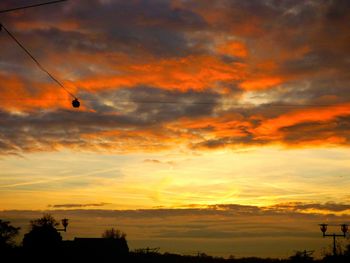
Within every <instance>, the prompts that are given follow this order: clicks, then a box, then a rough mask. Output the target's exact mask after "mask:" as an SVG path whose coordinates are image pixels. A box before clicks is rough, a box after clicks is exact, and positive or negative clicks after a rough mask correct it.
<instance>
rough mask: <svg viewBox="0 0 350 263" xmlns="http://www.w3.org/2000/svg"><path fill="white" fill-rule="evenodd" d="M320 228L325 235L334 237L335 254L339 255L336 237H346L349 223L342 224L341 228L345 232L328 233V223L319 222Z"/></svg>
mask: <svg viewBox="0 0 350 263" xmlns="http://www.w3.org/2000/svg"><path fill="white" fill-rule="evenodd" d="M319 226H320V230H321V232H322V234H323V237H333V256H336V255H337V247H336V240H335V239H336V237H346V233H347V232H348V229H349V226H348V225H347V224H341V225H340V230H341V231H342V232H343V234H335V233H333V234H326V232H327V227H328V224H319Z"/></svg>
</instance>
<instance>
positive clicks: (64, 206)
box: [49, 203, 110, 209]
mask: <svg viewBox="0 0 350 263" xmlns="http://www.w3.org/2000/svg"><path fill="white" fill-rule="evenodd" d="M106 205H110V203H96V204H58V205H57V204H56V205H49V207H50V208H54V209H59V208H70V209H72V208H85V207H102V206H106Z"/></svg>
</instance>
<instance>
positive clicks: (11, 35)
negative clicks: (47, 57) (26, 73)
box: [0, 24, 77, 99]
mask: <svg viewBox="0 0 350 263" xmlns="http://www.w3.org/2000/svg"><path fill="white" fill-rule="evenodd" d="M1 29H4V30H5V32H6V33H7V34H8V35H9V36H10V38H11V39H12V40H14V41H15V42H16V43H17V45H18V46H19V47H20V48H21V49H23V51H24V52H25V53H26V54H27V55H28V56H29V57H30V58H31V59H32V60H33V61H34V62H35V64H36V65H37V66H38V67H39V68H40V69H41V70H42V71H43V72H45V73H46V74H47V75H48V76H49V77H50V78H51V79H52V80H53V81H54V82H56V83H57V84H58V85H59V86H60V87H61V88H63V89H64V90H65V91H66V92H67V93H68V94H69V95H71V96H72V97H73V98H74V99H77V98H76V96H75V95H74V94H73V93H71V92H70V91H69V90H68V89H67V88H66V87H65V86H64V85H63V84H62V83H61V82H60V81H58V80H57V79H56V78H55V77H54V76H53V75H52V74H51V73H50V72H49V71H48V70H47V69H45V68H44V66H43V65H41V64H40V62H39V61H38V60H37V59H36V58H35V57H34V56H33V55H32V54H31V53H30V52H29V50H28V49H26V48H25V47H24V46H23V44H22V43H21V42H19V41H18V39H17V38H16V37H15V36H14V35H13V34H11V32H10V31H8V30H7V28H6V27H5V26H4V25H3V24H0V30H1Z"/></svg>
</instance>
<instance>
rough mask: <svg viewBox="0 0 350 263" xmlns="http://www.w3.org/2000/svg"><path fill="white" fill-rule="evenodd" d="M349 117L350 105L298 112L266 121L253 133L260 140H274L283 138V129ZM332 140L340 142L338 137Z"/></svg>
mask: <svg viewBox="0 0 350 263" xmlns="http://www.w3.org/2000/svg"><path fill="white" fill-rule="evenodd" d="M347 115H350V104H343V105H335V106H329V107H322V108H320V107H318V108H312V109H303V110H296V111H292V112H290V113H287V114H283V115H280V116H278V117H277V118H273V119H267V120H264V121H263V122H262V124H261V125H260V126H259V127H257V128H256V129H254V130H253V132H254V134H255V135H256V136H257V137H258V138H264V139H271V140H274V139H279V138H281V137H282V136H283V132H282V131H280V129H281V128H284V127H289V126H293V125H296V124H299V123H303V122H327V121H330V120H332V119H334V118H335V117H339V116H347ZM332 140H333V141H335V140H336V141H339V139H336V137H335V138H333V139H332Z"/></svg>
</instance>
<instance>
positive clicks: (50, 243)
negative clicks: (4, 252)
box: [23, 214, 62, 252]
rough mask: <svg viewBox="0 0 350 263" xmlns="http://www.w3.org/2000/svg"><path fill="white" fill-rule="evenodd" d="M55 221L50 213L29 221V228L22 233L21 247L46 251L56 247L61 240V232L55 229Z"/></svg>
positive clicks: (56, 224)
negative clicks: (27, 231)
mask: <svg viewBox="0 0 350 263" xmlns="http://www.w3.org/2000/svg"><path fill="white" fill-rule="evenodd" d="M56 226H58V223H57V221H56V220H55V219H54V218H53V216H51V215H50V214H44V216H43V217H41V218H38V219H36V220H32V221H31V222H30V227H31V230H30V231H29V233H27V234H25V235H24V238H23V247H24V248H26V249H31V250H32V251H37V250H40V251H43V252H47V251H49V250H52V249H56V248H58V247H59V246H60V244H61V241H62V236H61V234H60V233H59V232H58V231H57V229H56Z"/></svg>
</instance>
